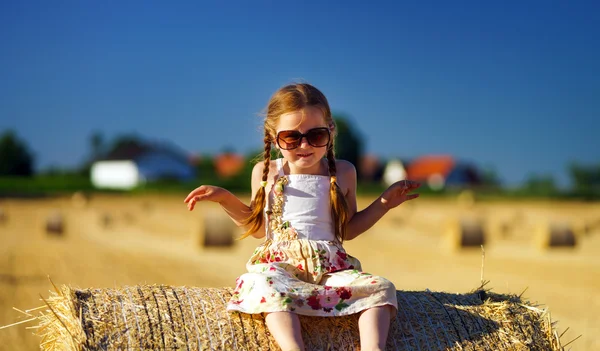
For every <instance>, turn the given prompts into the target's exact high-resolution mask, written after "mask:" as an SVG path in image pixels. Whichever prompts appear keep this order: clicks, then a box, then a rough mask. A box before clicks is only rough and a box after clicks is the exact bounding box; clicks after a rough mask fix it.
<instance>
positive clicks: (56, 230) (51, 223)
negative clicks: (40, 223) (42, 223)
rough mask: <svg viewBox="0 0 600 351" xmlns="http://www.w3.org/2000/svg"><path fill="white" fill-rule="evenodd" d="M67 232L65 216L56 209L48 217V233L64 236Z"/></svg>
mask: <svg viewBox="0 0 600 351" xmlns="http://www.w3.org/2000/svg"><path fill="white" fill-rule="evenodd" d="M65 232H66V223H65V216H64V215H63V214H62V213H61V212H59V211H58V210H55V211H53V212H51V213H50V214H49V215H48V217H47V218H46V234H48V235H51V236H63V235H64V234H65Z"/></svg>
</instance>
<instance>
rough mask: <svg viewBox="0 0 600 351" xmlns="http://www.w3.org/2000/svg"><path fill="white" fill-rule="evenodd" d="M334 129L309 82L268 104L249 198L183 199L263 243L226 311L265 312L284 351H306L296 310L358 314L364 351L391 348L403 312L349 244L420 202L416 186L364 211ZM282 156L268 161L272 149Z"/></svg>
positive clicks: (208, 190)
mask: <svg viewBox="0 0 600 351" xmlns="http://www.w3.org/2000/svg"><path fill="white" fill-rule="evenodd" d="M335 134H336V128H335V123H334V121H333V118H332V116H331V111H330V109H329V104H328V102H327V99H326V98H325V96H324V95H323V94H322V93H321V92H320V91H319V90H318V89H317V88H315V87H313V86H311V85H309V84H293V85H288V86H285V87H283V88H281V89H280V90H278V91H277V92H276V93H275V94H274V95H273V96H272V98H271V100H270V102H269V105H268V108H267V116H266V118H265V122H264V146H265V148H264V162H262V163H258V164H256V166H255V167H254V169H253V171H252V199H251V202H250V206H248V205H245V204H244V203H242V201H240V200H239V199H238V198H237V197H236V196H235V195H233V194H232V193H230V192H228V191H227V190H225V189H223V188H219V187H215V186H210V185H203V186H200V187H199V188H197V189H195V190H193V191H192V192H191V193H190V194H189V195H188V196H187V197H186V198H185V200H184V201H185V202H186V203H187V204H188V208H189V210H190V211H191V210H193V209H194V206H195V204H196V202H198V201H214V202H218V203H219V204H220V205H221V206H222V208H223V209H224V210H225V211H226V212H227V214H228V215H229V216H230V217H231V219H232V220H233V221H234V222H235V223H236V224H237V225H238V226H243V227H245V228H246V229H247V231H246V233H245V234H244V235H243V236H242V238H245V237H247V236H250V235H252V236H254V237H256V238H263V237H264V238H265V241H264V243H263V244H262V245H260V246H259V247H258V248H257V249H256V250H255V251H254V254H253V255H252V256H251V257H250V260H249V261H248V263H247V269H248V273H245V274H243V275H241V276H240V277H238V279H237V281H236V282H237V285H236V288H235V292H234V295H233V297H232V299H231V300H230V301H229V304H228V307H227V309H228V310H231V311H239V312H244V313H264V314H265V320H266V323H267V326H268V328H269V330H270V332H271V334H272V335H273V337H274V338H275V340H276V341H277V343H278V344H279V346H280V347H281V349H282V350H304V344H303V341H302V335H301V332H300V321H299V317H298V315H299V314H302V315H309V316H343V315H348V314H353V313H360V317H359V330H360V344H361V350H382V349H384V348H385V343H386V339H387V334H388V329H389V326H390V319H391V318H392V317H393V316H395V314H396V309H397V307H398V304H397V301H396V288H395V287H394V285H393V284H392V283H391V282H390V281H388V280H386V279H384V278H382V277H378V276H374V275H371V274H369V273H364V272H363V271H362V269H361V265H360V262H359V261H358V260H357V259H356V258H354V257H352V256H350V255H349V254H347V253H346V251H345V250H344V248H343V247H342V243H343V241H344V240H352V239H354V238H356V237H357V236H359V235H360V234H361V233H363V232H365V231H366V230H367V229H369V228H370V227H371V226H373V225H374V224H375V223H376V222H377V221H378V220H379V219H380V218H381V217H382V216H383V215H384V214H385V213H386V212H387V211H389V210H390V209H391V208H394V207H396V206H398V205H400V204H401V203H402V202H404V201H407V200H411V199H414V198H416V197H418V194H408V193H409V192H410V191H411V190H413V189H416V188H418V187H419V185H420V184H419V183H416V182H411V181H408V180H403V181H400V182H397V183H395V184H393V185H392V186H390V187H389V188H388V189H387V190H386V191H384V192H383V194H382V195H381V196H379V198H377V200H375V201H374V202H373V203H372V204H371V205H370V206H369V207H367V208H365V209H364V210H362V211H359V212H357V205H356V170H355V168H354V166H353V165H352V164H351V163H350V162H347V161H343V160H336V159H335V158H334V153H333V149H334V136H335ZM273 146H274V147H275V148H277V150H279V151H280V152H281V155H282V156H283V158H280V159H277V160H274V161H271V157H270V155H271V148H272V147H273Z"/></svg>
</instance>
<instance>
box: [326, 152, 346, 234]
mask: <svg viewBox="0 0 600 351" xmlns="http://www.w3.org/2000/svg"><path fill="white" fill-rule="evenodd" d="M327 164H328V166H329V175H330V176H331V186H330V188H329V194H330V197H331V218H332V220H333V223H334V226H335V237H336V238H337V239H338V240H339V241H340V242H343V241H344V239H345V237H346V225H347V224H348V223H347V221H348V204H347V203H346V198H345V197H344V194H343V193H342V189H340V187H339V186H338V184H337V177H336V173H337V169H336V167H335V157H334V155H333V145H331V146H330V147H329V148H328V150H327Z"/></svg>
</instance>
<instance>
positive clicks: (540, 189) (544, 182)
mask: <svg viewBox="0 0 600 351" xmlns="http://www.w3.org/2000/svg"><path fill="white" fill-rule="evenodd" d="M524 188H525V189H524V190H525V191H526V192H527V193H529V194H531V195H537V196H552V195H556V194H557V192H558V189H557V187H556V183H555V182H554V178H552V176H549V175H546V176H540V175H535V174H534V175H531V176H529V178H528V179H527V181H526V182H525V186H524Z"/></svg>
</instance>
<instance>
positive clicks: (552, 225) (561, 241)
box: [535, 222, 577, 249]
mask: <svg viewBox="0 0 600 351" xmlns="http://www.w3.org/2000/svg"><path fill="white" fill-rule="evenodd" d="M535 241H536V244H537V246H538V248H540V249H548V248H557V247H563V248H574V247H575V246H576V245H577V235H576V233H575V231H574V230H573V227H572V226H571V225H570V224H569V223H566V222H561V223H557V222H545V223H540V224H538V225H537V228H536V233H535Z"/></svg>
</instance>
